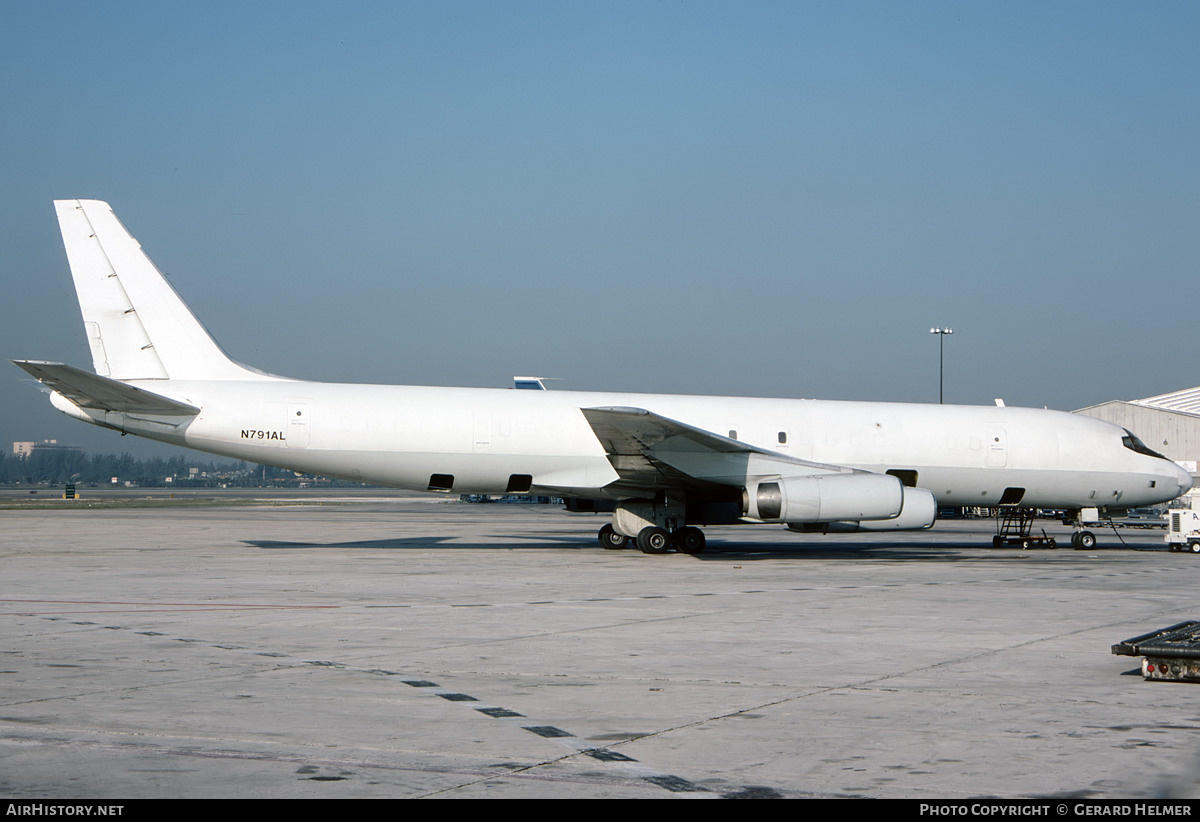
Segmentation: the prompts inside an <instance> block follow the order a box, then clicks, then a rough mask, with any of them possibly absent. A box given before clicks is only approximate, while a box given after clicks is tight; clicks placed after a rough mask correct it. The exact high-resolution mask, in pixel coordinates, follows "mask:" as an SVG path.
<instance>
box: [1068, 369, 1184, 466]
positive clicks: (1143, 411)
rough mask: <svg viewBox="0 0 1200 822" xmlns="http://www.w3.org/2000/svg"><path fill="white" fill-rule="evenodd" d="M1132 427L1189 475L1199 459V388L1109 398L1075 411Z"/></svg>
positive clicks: (1138, 434)
mask: <svg viewBox="0 0 1200 822" xmlns="http://www.w3.org/2000/svg"><path fill="white" fill-rule="evenodd" d="M1075 413H1076V414H1084V415H1086V416H1089V417H1096V418H1097V419H1101V420H1106V421H1108V422H1111V423H1114V424H1116V425H1119V426H1121V427H1122V428H1126V429H1128V430H1130V431H1132V432H1133V433H1134V434H1135V435H1137V437H1138V439H1140V440H1141V441H1142V442H1144V443H1146V445H1148V446H1149V447H1150V448H1152V449H1153V450H1155V451H1158V452H1159V453H1160V454H1162V455H1163V456H1165V457H1167V459H1171V460H1174V461H1175V462H1177V463H1179V464H1180V465H1182V466H1183V467H1184V468H1185V469H1187V470H1188V471H1191V472H1192V474H1193V475H1195V474H1196V473H1197V463H1198V462H1200V388H1187V389H1184V390H1183V391H1174V392H1172V393H1170V394H1160V395H1159V396H1157V397H1147V398H1146V399H1143V400H1130V401H1128V402H1124V401H1121V400H1111V401H1109V402H1104V403H1100V404H1099V405H1093V406H1090V407H1088V408H1081V409H1079V410H1078V411H1076V412H1075Z"/></svg>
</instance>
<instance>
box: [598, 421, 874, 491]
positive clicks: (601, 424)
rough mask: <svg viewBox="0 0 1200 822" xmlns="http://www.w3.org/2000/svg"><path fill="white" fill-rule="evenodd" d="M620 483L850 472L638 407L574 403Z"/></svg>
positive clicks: (731, 481) (656, 484)
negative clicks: (583, 406) (731, 437)
mask: <svg viewBox="0 0 1200 822" xmlns="http://www.w3.org/2000/svg"><path fill="white" fill-rule="evenodd" d="M580 410H581V411H582V412H583V415H584V417H585V418H586V419H587V421H588V424H590V425H591V426H592V431H593V433H595V435H596V439H598V440H599V441H600V444H601V445H602V446H603V447H604V450H605V452H606V453H607V454H608V459H609V462H611V463H612V465H613V468H614V469H616V471H617V473H618V474H619V475H620V477H621V479H620V483H621V484H622V485H623V486H628V487H631V488H641V489H660V488H669V487H679V486H685V487H686V486H689V485H693V486H694V485H722V486H734V487H741V486H744V485H746V484H747V481H748V480H753V479H755V478H761V477H768V476H780V475H783V476H805V475H811V474H831V473H839V474H840V473H851V472H854V469H850V468H844V467H842V466H837V465H826V464H824V463H818V462H810V461H808V460H801V459H797V458H795V457H791V456H788V455H787V454H781V453H779V452H777V451H769V450H767V449H765V448H758V447H757V446H754V445H750V444H748V443H745V442H741V441H739V440H735V439H730V438H729V437H723V436H721V435H720V434H716V433H714V432H712V431H707V430H705V429H703V428H696V427H695V426H691V425H688V424H687V423H683V422H679V421H678V420H672V419H668V418H667V417H662V416H659V415H658V414H655V413H653V412H651V411H647V410H646V409H644V408H622V407H615V408H583V409H580Z"/></svg>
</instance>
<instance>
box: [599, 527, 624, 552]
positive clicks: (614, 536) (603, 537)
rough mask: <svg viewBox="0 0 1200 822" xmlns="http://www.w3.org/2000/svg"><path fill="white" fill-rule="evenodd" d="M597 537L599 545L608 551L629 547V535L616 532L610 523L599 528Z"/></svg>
mask: <svg viewBox="0 0 1200 822" xmlns="http://www.w3.org/2000/svg"><path fill="white" fill-rule="evenodd" d="M597 538H598V539H599V540H600V547H601V548H607V549H608V550H610V551H616V550H619V549H621V548H628V547H629V537H627V536H625V535H624V534H621V533H618V532H617V529H616V528H613V527H612V525H611V524H608V525H605V526H604V527H603V528H601V529H600V533H599V534H598V535H597Z"/></svg>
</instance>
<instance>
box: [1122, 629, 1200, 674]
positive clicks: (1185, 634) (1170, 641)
mask: <svg viewBox="0 0 1200 822" xmlns="http://www.w3.org/2000/svg"><path fill="white" fill-rule="evenodd" d="M1112 652H1113V653H1114V654H1117V655H1118V656H1140V657H1142V676H1143V677H1144V678H1145V679H1156V680H1166V681H1174V682H1200V622H1197V621H1195V620H1191V621H1188V622H1180V623H1177V624H1175V625H1171V626H1170V627H1167V628H1160V629H1159V630H1157V631H1151V632H1150V633H1148V634H1142V635H1141V636H1135V637H1133V638H1132V639H1127V640H1125V641H1124V642H1119V643H1117V644H1116V645H1114V646H1112Z"/></svg>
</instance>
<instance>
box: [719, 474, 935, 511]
mask: <svg viewBox="0 0 1200 822" xmlns="http://www.w3.org/2000/svg"><path fill="white" fill-rule="evenodd" d="M912 490H915V489H912ZM904 491H905V488H904V486H903V485H902V484H901V483H900V480H899V479H897V478H896V477H893V476H890V475H888V474H869V473H863V472H856V473H846V474H813V475H810V476H804V477H780V478H779V479H772V480H767V481H764V482H759V483H754V484H752V485H750V486H749V487H747V488H746V489H745V490H744V491H743V492H742V513H743V514H745V516H747V517H752V518H754V519H760V520H766V521H768V522H832V521H834V520H845V519H852V520H864V519H865V520H888V519H891V518H892V517H895V516H896V515H898V514H899V513H900V511H901V509H902V508H903V506H904ZM930 496H931V498H932V495H930Z"/></svg>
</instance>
